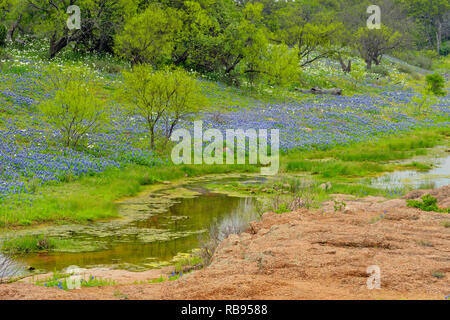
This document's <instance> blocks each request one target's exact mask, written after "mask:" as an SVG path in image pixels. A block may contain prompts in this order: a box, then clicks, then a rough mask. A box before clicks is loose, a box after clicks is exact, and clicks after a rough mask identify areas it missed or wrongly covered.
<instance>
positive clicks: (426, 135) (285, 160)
mask: <svg viewBox="0 0 450 320" xmlns="http://www.w3.org/2000/svg"><path fill="white" fill-rule="evenodd" d="M449 136H450V129H449V128H437V129H427V130H416V131H414V132H409V133H405V134H403V135H401V136H396V137H385V138H383V139H382V138H378V139H377V140H376V141H370V142H363V143H357V144H353V145H350V146H338V147H335V148H333V149H330V150H318V151H306V152H300V151H296V152H292V153H288V154H286V155H284V156H283V157H282V158H281V162H282V168H283V169H284V170H285V171H286V172H309V173H311V174H314V175H319V176H321V177H323V178H336V177H366V176H374V175H377V174H379V173H382V172H386V171H392V170H395V169H402V168H403V169H407V168H415V169H420V170H426V169H429V168H430V166H429V165H427V164H423V163H420V162H417V161H415V162H412V163H410V164H406V165H405V164H404V165H398V164H391V163H389V162H390V161H395V160H404V159H408V158H411V157H414V156H418V155H424V154H426V153H427V149H428V148H432V147H435V146H437V145H439V144H448V137H449Z"/></svg>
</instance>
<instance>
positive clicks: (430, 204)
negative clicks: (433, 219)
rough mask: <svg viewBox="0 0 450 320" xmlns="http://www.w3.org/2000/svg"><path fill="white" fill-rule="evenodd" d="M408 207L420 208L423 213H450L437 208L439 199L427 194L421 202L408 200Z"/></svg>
mask: <svg viewBox="0 0 450 320" xmlns="http://www.w3.org/2000/svg"><path fill="white" fill-rule="evenodd" d="M407 205H408V207H413V208H418V209H420V210H423V211H435V212H450V209H441V208H439V207H438V206H437V199H436V198H435V197H433V196H432V195H429V194H426V195H424V196H423V197H422V201H419V200H407Z"/></svg>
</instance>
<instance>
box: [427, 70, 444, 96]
mask: <svg viewBox="0 0 450 320" xmlns="http://www.w3.org/2000/svg"><path fill="white" fill-rule="evenodd" d="M425 80H426V82H427V89H428V90H429V91H430V92H432V93H434V94H435V95H437V96H443V95H445V91H444V86H445V79H444V78H443V77H442V76H441V75H440V74H439V73H433V74H429V75H427V76H426V77H425Z"/></svg>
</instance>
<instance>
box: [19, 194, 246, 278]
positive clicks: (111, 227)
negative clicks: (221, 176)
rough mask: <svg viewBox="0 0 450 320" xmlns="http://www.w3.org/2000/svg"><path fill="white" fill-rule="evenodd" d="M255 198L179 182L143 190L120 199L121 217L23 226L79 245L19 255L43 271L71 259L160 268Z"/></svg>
mask: <svg viewBox="0 0 450 320" xmlns="http://www.w3.org/2000/svg"><path fill="white" fill-rule="evenodd" d="M178 191H179V192H178ZM180 194H181V196H180ZM254 202H255V201H254V200H253V199H252V198H242V197H233V196H229V195H226V194H221V193H213V192H209V191H208V190H206V189H202V188H193V189H192V190H190V189H187V188H183V187H179V188H174V189H171V190H170V191H168V190H164V191H162V192H156V193H151V194H143V195H141V196H139V197H137V198H134V199H127V200H125V201H123V202H122V203H120V204H119V208H120V209H119V210H120V212H121V215H122V218H121V219H115V220H112V221H105V222H97V223H93V224H90V225H72V226H54V227H49V228H46V229H45V231H44V230H42V229H41V230H31V231H27V233H30V232H31V233H41V234H42V232H43V231H44V232H45V233H46V234H52V236H55V235H57V236H59V237H63V238H64V237H67V238H70V239H72V240H73V241H74V242H75V243H78V244H79V246H78V247H77V246H74V248H70V250H68V251H70V252H49V253H33V254H28V255H25V256H24V257H23V258H22V259H20V260H21V261H22V262H23V263H24V264H26V265H31V266H33V267H34V268H36V269H38V270H41V271H53V270H55V269H56V270H62V269H64V268H66V267H68V266H71V265H76V266H79V267H81V268H92V267H113V268H119V269H126V270H131V271H142V270H147V269H151V268H160V267H162V266H165V265H171V264H173V263H174V257H177V256H179V255H180V253H189V252H192V250H194V249H195V248H198V247H199V246H200V240H199V237H200V236H201V235H202V234H205V233H206V230H207V229H208V227H209V226H210V225H211V224H212V223H213V222H214V221H216V220H221V219H224V218H226V217H227V216H229V215H230V214H232V213H236V212H240V211H248V210H252V208H254Z"/></svg>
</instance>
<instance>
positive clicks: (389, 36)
mask: <svg viewBox="0 0 450 320" xmlns="http://www.w3.org/2000/svg"><path fill="white" fill-rule="evenodd" d="M400 45H401V36H400V34H399V33H398V32H394V31H393V30H391V29H390V28H388V27H386V26H384V25H382V26H381V28H380V29H368V28H366V27H363V28H360V29H359V30H358V32H357V34H356V46H357V48H358V51H359V53H360V55H361V58H363V59H364V61H365V62H366V66H367V69H370V68H371V67H372V64H373V63H375V64H376V65H379V64H380V62H381V59H382V58H383V54H385V53H388V52H390V51H391V50H393V49H395V48H398V47H399V46H400Z"/></svg>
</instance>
